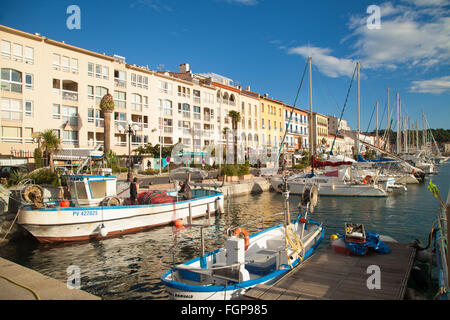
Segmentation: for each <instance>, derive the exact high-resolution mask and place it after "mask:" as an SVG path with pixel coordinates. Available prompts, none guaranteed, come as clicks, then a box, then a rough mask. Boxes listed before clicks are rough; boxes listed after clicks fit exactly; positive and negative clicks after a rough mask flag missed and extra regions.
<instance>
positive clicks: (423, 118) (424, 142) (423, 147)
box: [422, 109, 426, 149]
mask: <svg viewBox="0 0 450 320" xmlns="http://www.w3.org/2000/svg"><path fill="white" fill-rule="evenodd" d="M425 148H426V141H425V114H424V113H423V109H422V149H425Z"/></svg>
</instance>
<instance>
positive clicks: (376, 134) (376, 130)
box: [375, 100, 379, 147]
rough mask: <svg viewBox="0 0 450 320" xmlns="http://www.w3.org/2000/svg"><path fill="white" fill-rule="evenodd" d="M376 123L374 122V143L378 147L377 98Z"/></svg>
mask: <svg viewBox="0 0 450 320" xmlns="http://www.w3.org/2000/svg"><path fill="white" fill-rule="evenodd" d="M376 118H377V120H376V121H377V123H376V129H375V145H376V146H377V147H378V146H379V143H378V100H377V117H376Z"/></svg>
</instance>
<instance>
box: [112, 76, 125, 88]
mask: <svg viewBox="0 0 450 320" xmlns="http://www.w3.org/2000/svg"><path fill="white" fill-rule="evenodd" d="M114 84H115V85H116V86H117V87H121V88H126V87H127V82H126V81H125V80H121V79H119V78H114Z"/></svg>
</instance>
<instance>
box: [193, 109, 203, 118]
mask: <svg viewBox="0 0 450 320" xmlns="http://www.w3.org/2000/svg"><path fill="white" fill-rule="evenodd" d="M193 109H194V119H198V120H200V119H201V118H202V114H201V111H200V107H197V106H194V108H193Z"/></svg>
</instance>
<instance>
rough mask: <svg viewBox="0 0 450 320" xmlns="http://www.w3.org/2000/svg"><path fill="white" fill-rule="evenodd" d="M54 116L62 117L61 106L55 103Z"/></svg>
mask: <svg viewBox="0 0 450 320" xmlns="http://www.w3.org/2000/svg"><path fill="white" fill-rule="evenodd" d="M52 117H53V119H61V106H60V105H59V104H56V103H54V104H53V106H52Z"/></svg>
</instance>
